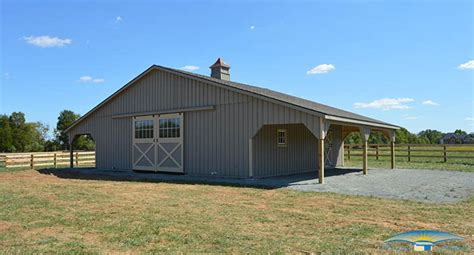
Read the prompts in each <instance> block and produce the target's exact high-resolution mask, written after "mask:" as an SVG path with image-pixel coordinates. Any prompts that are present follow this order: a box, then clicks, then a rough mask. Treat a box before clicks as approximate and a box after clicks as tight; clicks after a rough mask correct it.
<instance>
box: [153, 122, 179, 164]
mask: <svg viewBox="0 0 474 255" xmlns="http://www.w3.org/2000/svg"><path fill="white" fill-rule="evenodd" d="M157 123H158V126H157V130H158V132H157V134H158V139H157V143H156V170H157V171H163V172H174V173H183V172H184V168H183V161H184V159H183V124H184V123H183V114H182V113H175V114H161V115H160V116H159V117H158V122H157Z"/></svg>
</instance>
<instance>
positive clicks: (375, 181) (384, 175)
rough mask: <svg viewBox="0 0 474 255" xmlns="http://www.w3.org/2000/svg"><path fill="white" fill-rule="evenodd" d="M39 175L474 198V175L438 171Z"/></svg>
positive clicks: (72, 171)
mask: <svg viewBox="0 0 474 255" xmlns="http://www.w3.org/2000/svg"><path fill="white" fill-rule="evenodd" d="M39 172H40V173H43V174H52V175H55V176H57V177H59V178H67V179H88V180H114V181H150V182H173V183H204V184H210V185H222V184H224V185H234V186H250V187H264V188H289V189H294V190H299V191H306V192H334V193H341V194H348V195H362V196H373V197H381V198H391V199H406V200H413V201H422V202H431V203H453V202H459V201H462V200H466V199H468V198H469V197H470V196H473V195H474V173H465V172H456V171H439V170H413V169H395V170H387V169H369V174H368V175H366V176H364V175H363V174H362V172H361V171H360V170H357V169H351V168H346V169H333V170H326V178H325V182H326V183H325V184H323V185H321V184H319V183H318V179H317V178H315V177H316V176H315V175H317V174H316V173H308V174H299V175H290V176H282V177H271V178H264V179H234V178H215V177H203V176H190V175H174V174H161V173H143V172H133V171H129V170H106V169H85V168H73V169H43V170H39Z"/></svg>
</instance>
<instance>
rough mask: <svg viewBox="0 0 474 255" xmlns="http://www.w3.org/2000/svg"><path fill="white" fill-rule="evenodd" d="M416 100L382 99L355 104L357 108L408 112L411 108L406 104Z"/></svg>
mask: <svg viewBox="0 0 474 255" xmlns="http://www.w3.org/2000/svg"><path fill="white" fill-rule="evenodd" d="M413 101H415V99H413V98H406V97H405V98H381V99H377V100H375V101H372V102H370V103H354V107H355V108H372V109H382V110H390V109H399V110H406V109H410V108H411V107H410V106H409V105H407V104H406V103H409V102H413Z"/></svg>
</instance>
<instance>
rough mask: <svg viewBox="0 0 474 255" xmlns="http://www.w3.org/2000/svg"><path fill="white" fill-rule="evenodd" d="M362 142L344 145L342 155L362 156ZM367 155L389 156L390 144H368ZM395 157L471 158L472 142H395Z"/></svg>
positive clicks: (473, 157) (472, 151)
mask: <svg viewBox="0 0 474 255" xmlns="http://www.w3.org/2000/svg"><path fill="white" fill-rule="evenodd" d="M362 151H363V145H362V144H348V145H344V156H345V157H346V158H347V159H349V160H350V159H351V157H362V155H363V153H362ZM368 156H369V157H375V159H376V160H379V159H380V158H381V157H390V145H389V144H387V145H385V144H369V147H368ZM395 157H396V158H404V159H407V161H412V159H414V158H434V159H436V158H438V159H443V161H444V162H447V161H448V159H473V160H474V144H396V145H395Z"/></svg>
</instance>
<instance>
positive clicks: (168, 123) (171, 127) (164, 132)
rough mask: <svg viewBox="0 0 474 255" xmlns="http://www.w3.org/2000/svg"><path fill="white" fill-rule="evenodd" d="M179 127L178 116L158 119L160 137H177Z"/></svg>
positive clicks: (178, 135)
mask: <svg viewBox="0 0 474 255" xmlns="http://www.w3.org/2000/svg"><path fill="white" fill-rule="evenodd" d="M180 127H181V123H180V118H168V119H160V138H179V137H180V136H181V134H180V131H181V128H180Z"/></svg>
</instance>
